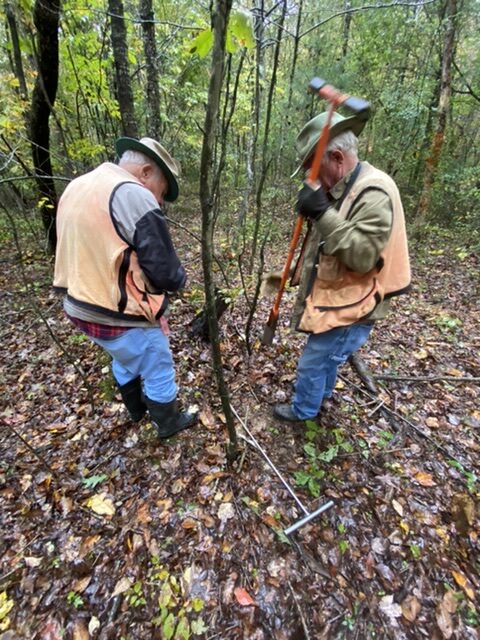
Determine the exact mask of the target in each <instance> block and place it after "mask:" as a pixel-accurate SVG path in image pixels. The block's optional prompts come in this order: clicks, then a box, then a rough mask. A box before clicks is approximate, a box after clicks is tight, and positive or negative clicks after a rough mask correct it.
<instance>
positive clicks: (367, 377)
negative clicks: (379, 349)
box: [348, 353, 378, 394]
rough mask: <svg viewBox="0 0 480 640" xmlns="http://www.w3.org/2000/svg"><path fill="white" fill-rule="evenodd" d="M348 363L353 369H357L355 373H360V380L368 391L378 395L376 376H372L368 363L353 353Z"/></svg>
mask: <svg viewBox="0 0 480 640" xmlns="http://www.w3.org/2000/svg"><path fill="white" fill-rule="evenodd" d="M348 361H349V363H350V364H351V365H352V368H353V369H355V371H356V372H357V373H358V375H359V377H360V379H361V380H362V382H363V384H364V385H365V386H366V387H367V389H368V390H369V391H371V392H372V393H375V394H378V388H377V385H376V384H375V380H374V378H375V376H374V375H373V374H372V372H371V371H370V369H369V368H368V366H367V364H366V362H365V361H364V360H363V359H362V358H361V357H360V356H359V355H358V353H352V355H351V356H350V357H349V359H348Z"/></svg>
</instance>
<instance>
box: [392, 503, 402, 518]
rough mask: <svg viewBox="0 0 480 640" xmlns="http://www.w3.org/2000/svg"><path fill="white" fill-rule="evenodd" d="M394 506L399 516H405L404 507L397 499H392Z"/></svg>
mask: <svg viewBox="0 0 480 640" xmlns="http://www.w3.org/2000/svg"><path fill="white" fill-rule="evenodd" d="M392 507H393V508H394V509H395V511H396V512H397V513H398V515H399V516H401V517H403V507H402V505H401V504H400V503H399V502H397V501H396V500H392Z"/></svg>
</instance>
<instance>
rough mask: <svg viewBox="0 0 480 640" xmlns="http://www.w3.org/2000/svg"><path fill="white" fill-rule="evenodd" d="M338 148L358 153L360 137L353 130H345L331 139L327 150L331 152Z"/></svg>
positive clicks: (346, 151) (345, 151)
mask: <svg viewBox="0 0 480 640" xmlns="http://www.w3.org/2000/svg"><path fill="white" fill-rule="evenodd" d="M336 150H339V151H343V152H344V153H351V154H355V155H356V154H357V153H358V138H357V136H356V135H355V134H354V133H353V131H344V132H343V133H340V135H338V136H335V138H333V140H330V142H329V143H328V146H327V149H326V152H327V153H329V152H330V151H336Z"/></svg>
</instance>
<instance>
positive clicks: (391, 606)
mask: <svg viewBox="0 0 480 640" xmlns="http://www.w3.org/2000/svg"><path fill="white" fill-rule="evenodd" d="M378 608H379V609H380V611H381V612H382V613H384V614H385V615H386V616H387V617H388V618H390V619H391V620H392V619H393V620H394V619H395V618H400V616H401V615H402V607H401V606H400V605H399V604H397V603H396V602H394V601H393V595H389V596H383V598H382V599H381V600H380V602H379V605H378Z"/></svg>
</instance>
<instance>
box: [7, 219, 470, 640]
mask: <svg viewBox="0 0 480 640" xmlns="http://www.w3.org/2000/svg"><path fill="white" fill-rule="evenodd" d="M178 236H179V237H180V238H181V236H182V233H181V231H180V232H178ZM184 242H185V244H184V246H182V245H181V242H180V253H181V254H182V257H183V258H184V259H185V260H186V261H188V262H189V264H190V271H191V273H194V272H195V271H197V272H198V268H197V267H198V252H197V253H195V252H194V251H193V249H191V248H190V247H188V244H189V241H188V239H187V237H185V240H184ZM419 246H420V245H419ZM444 246H447V247H450V248H449V249H447V248H441V249H439V248H438V247H444ZM412 253H413V261H414V284H415V289H414V292H413V294H412V295H411V296H410V297H406V296H405V297H404V298H403V299H402V300H401V301H399V302H398V303H396V304H395V307H394V310H393V312H392V314H391V317H390V320H389V321H388V322H384V323H382V324H381V325H378V326H377V328H376V330H375V332H374V334H373V335H372V338H371V339H370V341H369V343H368V345H367V347H366V348H365V349H364V350H363V353H362V356H363V358H364V360H365V362H366V363H367V364H368V366H369V368H370V370H371V372H372V373H373V374H374V375H378V376H396V377H397V379H388V378H385V379H378V380H377V384H378V387H379V393H378V396H377V397H375V396H372V395H371V394H370V395H368V393H367V392H365V390H364V387H363V386H362V382H361V381H360V379H359V378H358V377H357V375H356V373H355V372H354V371H353V370H352V369H351V368H350V367H349V366H345V367H344V368H343V370H342V377H341V378H340V379H339V383H338V385H337V390H336V394H335V396H334V398H333V399H332V401H330V402H329V403H328V405H327V406H325V407H324V409H323V410H322V414H321V416H320V417H319V419H318V422H308V423H307V424H305V425H297V426H290V425H284V424H281V423H277V422H275V421H274V420H273V419H272V418H271V406H272V405H273V404H274V403H275V402H282V401H286V400H287V399H288V398H289V396H290V393H291V384H292V381H293V380H294V375H295V363H296V360H297V358H298V353H299V351H300V349H301V345H302V343H303V340H304V339H303V338H302V337H301V336H299V335H294V334H292V333H290V332H289V330H288V329H287V326H286V325H287V318H286V316H287V309H288V306H289V302H291V301H292V299H293V295H294V294H293V292H289V293H288V295H287V297H286V299H285V302H284V304H283V307H282V308H283V313H284V317H282V322H283V326H281V327H279V330H278V332H277V336H276V341H275V343H274V345H273V346H272V347H271V348H268V349H266V348H264V347H261V346H260V343H259V336H260V335H261V332H262V328H263V323H264V321H265V319H266V318H267V317H268V308H269V301H263V302H262V303H261V305H260V307H259V309H258V312H257V316H256V318H255V321H254V330H253V334H254V342H253V352H252V355H251V357H250V358H248V357H247V355H246V350H245V347H244V338H243V331H244V325H245V315H246V311H245V309H246V304H245V300H244V298H243V296H241V295H240V296H238V297H237V299H236V301H235V303H234V305H233V306H232V307H231V308H230V309H229V310H228V311H227V312H226V314H225V315H224V316H223V318H222V348H223V355H224V358H225V363H226V375H227V379H228V383H229V386H230V389H231V392H232V405H233V407H234V409H235V410H236V411H237V412H238V414H239V416H240V417H241V418H242V420H244V421H246V424H247V428H248V429H249V430H250V431H251V433H252V434H253V436H254V438H255V439H256V440H257V441H258V442H259V444H260V445H261V446H262V447H263V448H264V449H265V450H266V451H267V452H268V455H269V456H270V457H271V459H272V460H273V461H274V463H275V465H276V467H277V468H278V469H279V470H280V472H281V473H282V475H283V476H284V477H285V478H286V479H287V481H288V482H289V483H291V484H292V486H295V491H296V493H297V494H298V500H299V501H300V503H301V505H302V506H303V507H304V509H305V510H306V511H314V510H315V509H317V508H319V507H320V506H321V505H322V504H325V503H326V502H327V501H329V500H331V501H333V507H332V508H330V509H328V510H327V511H325V512H324V513H323V514H322V515H320V516H318V517H317V518H315V519H314V520H313V521H311V522H310V523H308V524H306V525H305V526H303V527H302V528H300V529H299V530H298V532H297V533H295V534H293V535H292V536H291V538H290V539H289V538H287V537H286V536H285V534H284V533H283V531H284V529H285V528H286V527H288V526H289V525H291V524H292V523H294V522H296V521H297V520H299V519H300V518H301V517H303V515H304V511H303V510H302V507H301V506H300V505H299V504H298V503H297V502H296V501H295V500H294V499H293V498H292V497H291V496H290V494H289V493H288V492H287V490H286V488H285V487H284V486H283V484H282V483H281V482H280V480H279V479H278V478H277V476H276V475H275V473H274V472H273V471H272V469H271V468H270V467H269V466H268V465H267V464H266V462H265V460H264V458H263V457H262V456H261V454H260V453H259V452H258V450H256V449H255V448H254V447H252V446H251V444H250V443H248V442H246V440H245V439H241V440H240V444H241V448H242V452H241V455H240V456H239V458H238V459H237V461H236V462H235V463H234V464H233V465H228V464H227V460H226V455H225V443H226V440H227V434H226V429H225V426H224V419H223V416H222V414H221V410H220V405H219V401H218V397H217V394H216V391H215V388H214V385H213V384H212V370H211V363H210V352H209V347H208V345H207V344H205V343H204V342H202V341H201V340H200V339H196V338H192V337H190V336H189V332H188V323H189V322H190V321H191V319H192V318H193V316H194V315H195V311H196V306H198V300H197V298H198V295H197V294H198V285H199V283H198V282H196V278H195V276H193V277H192V280H191V285H190V289H189V290H188V291H186V292H185V294H183V296H182V297H180V298H178V299H177V300H176V301H174V304H173V314H172V318H171V327H172V329H173V336H172V349H173V351H174V355H175V361H176V366H177V373H178V381H179V384H180V388H181V399H182V401H183V403H184V404H186V405H188V404H192V403H195V404H197V405H198V406H199V408H200V412H201V413H200V416H201V419H200V424H199V425H198V426H197V427H196V428H194V429H191V430H190V431H188V432H185V433H184V434H181V435H179V436H178V437H176V438H174V439H171V440H170V441H168V442H164V443H158V442H157V441H156V440H155V438H154V436H153V430H152V428H151V426H150V425H149V424H148V422H147V421H146V420H145V421H144V422H142V423H141V424H140V425H134V424H132V423H130V422H128V420H127V418H126V414H125V411H124V409H123V407H122V405H121V403H120V402H119V398H118V396H115V391H114V389H113V385H112V384H111V379H110V378H109V374H108V361H107V360H106V359H105V356H104V355H103V354H102V353H101V352H100V351H99V350H98V349H97V348H96V347H95V346H93V345H92V344H91V343H90V342H89V341H88V340H86V339H84V338H83V337H82V336H81V335H79V334H78V333H76V332H75V330H73V328H72V327H71V326H70V325H69V323H68V322H67V321H66V320H65V319H64V317H63V315H62V311H61V303H60V301H59V300H58V299H57V298H56V297H55V296H54V295H53V294H52V292H51V289H50V268H51V267H50V265H48V264H45V260H44V259H43V260H42V259H40V256H35V255H28V254H26V255H24V264H25V270H26V277H27V281H28V282H29V283H30V284H29V285H28V286H26V282H25V280H24V279H22V277H21V269H20V264H19V262H18V260H17V261H16V260H15V259H14V258H13V257H12V256H13V255H14V254H15V251H14V250H13V249H12V248H11V247H10V248H9V249H8V251H7V250H5V251H4V253H3V255H2V261H3V267H4V268H3V269H2V275H1V281H2V282H1V284H2V287H1V290H2V292H3V293H2V296H1V317H2V329H1V334H2V335H1V340H0V357H1V361H2V363H3V366H2V377H1V379H0V391H1V396H2V398H3V400H4V406H3V407H2V413H1V414H0V419H1V422H2V430H1V434H0V448H1V461H0V500H1V506H2V509H1V516H0V518H1V531H2V538H1V543H0V545H1V546H0V557H1V561H0V638H1V639H2V640H7V639H14V638H15V639H16V638H26V639H28V640H35V639H41V640H56V639H59V638H73V639H75V640H84V639H88V638H101V639H102V640H107V639H125V640H127V639H128V640H137V639H138V640H143V639H152V638H153V639H156V638H159V639H164V638H165V639H169V638H177V639H186V638H197V637H198V638H212V639H213V638H219V639H222V640H227V639H248V640H254V639H255V640H260V639H267V638H273V639H275V640H287V639H298V640H301V639H304V638H312V639H321V638H361V639H363V638H395V639H402V638H438V639H440V638H462V639H464V638H477V637H478V633H480V609H479V601H478V595H477V594H478V587H479V581H480V578H479V555H478V534H479V515H478V512H477V510H476V500H477V498H478V494H479V484H478V479H477V478H478V476H479V466H480V463H479V462H478V461H479V445H480V438H479V430H480V410H479V405H478V394H479V384H478V380H477V381H475V380H474V381H468V380H465V379H464V378H471V377H476V376H478V375H479V371H478V349H479V346H480V336H479V332H478V315H477V313H478V308H476V304H477V303H478V279H477V278H478V275H477V274H478V260H477V257H476V255H471V253H470V252H469V251H468V249H463V250H458V251H457V250H455V244H454V243H453V244H452V243H443V242H442V243H440V242H438V243H435V242H432V246H423V247H422V249H421V250H413V251H412ZM196 296H197V298H196ZM32 305H33V307H35V308H36V309H37V312H34V311H33V310H32ZM38 310H40V311H41V313H42V314H43V320H42V318H41V317H39V315H38ZM399 377H402V378H406V379H398V378H399ZM431 377H436V378H437V379H436V380H430V379H429V380H411V379H408V378H431ZM238 428H239V433H240V434H242V435H245V433H244V431H243V430H242V428H241V426H240V423H238ZM247 438H248V439H249V440H250V441H251V438H250V436H247Z"/></svg>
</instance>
